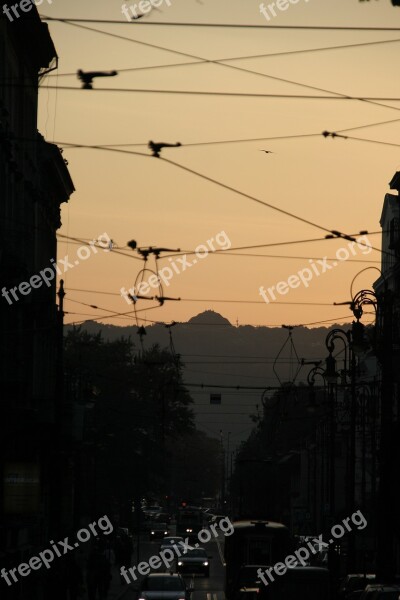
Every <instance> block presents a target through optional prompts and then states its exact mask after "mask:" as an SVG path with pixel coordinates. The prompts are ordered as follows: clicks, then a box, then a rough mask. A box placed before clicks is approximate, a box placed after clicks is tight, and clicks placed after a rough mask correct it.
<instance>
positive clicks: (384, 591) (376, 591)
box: [360, 583, 400, 600]
mask: <svg viewBox="0 0 400 600" xmlns="http://www.w3.org/2000/svg"><path fill="white" fill-rule="evenodd" d="M399 596H400V585H399V584H398V583H393V584H383V583H375V584H369V585H367V586H366V588H365V589H364V591H363V593H362V594H361V596H360V600H399Z"/></svg>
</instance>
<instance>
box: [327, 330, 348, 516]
mask: <svg viewBox="0 0 400 600" xmlns="http://www.w3.org/2000/svg"><path fill="white" fill-rule="evenodd" d="M337 340H340V341H342V342H343V344H344V369H343V371H342V380H343V382H344V383H346V377H347V374H348V373H349V372H350V376H351V383H352V386H353V384H354V371H355V362H354V354H353V352H352V351H351V331H350V330H348V331H344V330H343V329H338V328H337V329H333V330H332V331H330V332H329V333H328V335H327V337H326V340H325V345H326V347H327V349H328V352H329V354H328V356H327V358H326V361H325V362H326V371H325V379H326V381H327V384H328V394H329V405H330V453H329V454H330V468H329V492H330V493H329V505H330V517H331V519H333V518H334V515H335V484H336V482H335V439H336V423H335V390H336V384H337V380H338V377H339V373H338V372H337V371H336V359H335V357H334V356H333V351H334V350H335V341H337ZM349 367H350V368H349ZM350 421H351V424H350V431H351V435H350V454H349V476H348V495H347V498H348V506H349V509H350V507H351V506H353V505H354V482H355V406H354V394H353V389H352V396H351V417H350ZM353 423H354V427H353ZM353 512H354V511H351V512H349V514H352V513H353Z"/></svg>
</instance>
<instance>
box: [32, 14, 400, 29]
mask: <svg viewBox="0 0 400 600" xmlns="http://www.w3.org/2000/svg"><path fill="white" fill-rule="evenodd" d="M40 18H41V19H42V21H59V22H62V23H68V22H73V23H103V24H107V25H130V26H131V27H137V26H139V25H155V26H163V27H165V26H166V27H222V28H234V29H297V30H306V31H309V30H315V31H400V27H360V26H354V27H352V26H341V25H336V26H335V25H253V24H243V23H190V22H176V21H174V22H167V21H158V22H157V21H141V20H134V21H127V20H124V21H122V20H121V21H119V20H115V19H82V18H73V17H64V18H61V17H46V16H45V15H40Z"/></svg>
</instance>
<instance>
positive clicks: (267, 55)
mask: <svg viewBox="0 0 400 600" xmlns="http://www.w3.org/2000/svg"><path fill="white" fill-rule="evenodd" d="M395 42H400V38H396V39H394V40H378V41H376V42H361V43H359V44H343V45H340V46H325V47H322V48H305V49H300V50H287V51H282V52H269V53H265V54H252V55H247V56H232V57H229V58H218V59H212V60H210V59H204V60H196V61H190V62H186V63H169V64H166V65H149V66H144V67H129V68H123V69H116V71H118V73H126V72H128V71H131V72H133V71H146V70H152V69H167V68H175V67H188V66H193V65H204V64H207V63H210V62H213V60H214V61H217V62H230V61H236V60H255V59H258V58H272V57H274V56H285V55H292V54H304V53H307V52H323V51H325V50H344V49H349V48H358V47H360V46H375V45H378V44H390V43H395ZM51 77H76V71H74V72H73V73H72V72H71V73H58V74H56V75H47V79H50V78H51ZM0 80H1V78H0ZM3 81H4V79H3Z"/></svg>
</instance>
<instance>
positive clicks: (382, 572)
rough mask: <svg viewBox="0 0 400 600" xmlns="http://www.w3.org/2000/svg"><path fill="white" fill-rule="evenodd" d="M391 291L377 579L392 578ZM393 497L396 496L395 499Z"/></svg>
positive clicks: (386, 310) (386, 306)
mask: <svg viewBox="0 0 400 600" xmlns="http://www.w3.org/2000/svg"><path fill="white" fill-rule="evenodd" d="M392 310H393V298H392V292H391V290H389V289H388V288H387V287H386V288H385V292H384V296H383V331H382V345H381V352H382V360H381V363H382V391H381V435H380V452H379V489H378V511H377V512H378V519H377V571H376V574H377V580H378V581H392V580H393V578H394V575H395V562H394V548H393V523H394V522H395V521H394V516H395V515H394V512H395V508H394V504H395V499H394V498H393V481H392V477H393V473H392V469H391V465H392V460H391V454H392V452H393V448H392V445H393V433H392V418H393V406H392V403H393V399H392V398H393V373H392V348H393V343H392V342H393V340H392ZM396 500H397V499H396Z"/></svg>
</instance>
